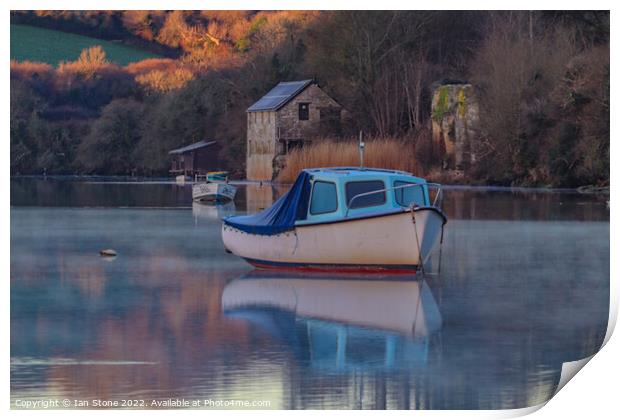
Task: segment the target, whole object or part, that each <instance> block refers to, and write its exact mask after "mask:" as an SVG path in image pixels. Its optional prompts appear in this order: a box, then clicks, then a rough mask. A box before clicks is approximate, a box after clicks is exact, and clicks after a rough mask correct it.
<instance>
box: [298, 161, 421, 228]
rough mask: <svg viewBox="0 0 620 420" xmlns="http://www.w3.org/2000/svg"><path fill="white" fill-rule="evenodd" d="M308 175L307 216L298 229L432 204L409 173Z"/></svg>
mask: <svg viewBox="0 0 620 420" xmlns="http://www.w3.org/2000/svg"><path fill="white" fill-rule="evenodd" d="M307 172H308V173H309V174H310V176H311V181H310V182H311V184H312V188H311V192H310V202H309V205H308V214H307V217H306V219H305V220H297V222H296V223H295V224H296V225H305V224H312V223H320V222H327V221H332V220H338V219H343V218H350V217H360V216H367V215H372V214H383V213H391V212H396V211H402V209H403V208H408V207H409V206H411V204H415V205H418V206H428V205H429V203H430V200H429V193H428V186H427V184H426V181H425V180H424V179H422V178H418V177H414V176H412V175H411V174H409V173H406V172H400V171H388V170H380V169H359V168H326V169H308V170H307ZM412 184H415V185H412Z"/></svg>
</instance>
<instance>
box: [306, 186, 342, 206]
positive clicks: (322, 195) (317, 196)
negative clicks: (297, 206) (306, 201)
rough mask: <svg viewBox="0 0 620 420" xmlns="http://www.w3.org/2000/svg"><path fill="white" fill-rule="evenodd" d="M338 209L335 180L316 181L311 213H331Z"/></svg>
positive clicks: (313, 189) (313, 188)
mask: <svg viewBox="0 0 620 420" xmlns="http://www.w3.org/2000/svg"><path fill="white" fill-rule="evenodd" d="M337 209H338V195H337V193H336V184H334V183H333V182H325V181H315V183H314V186H313V187H312V200H311V202H310V214H323V213H331V212H334V211H336V210H337Z"/></svg>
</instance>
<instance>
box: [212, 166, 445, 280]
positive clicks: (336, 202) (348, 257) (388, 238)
mask: <svg viewBox="0 0 620 420" xmlns="http://www.w3.org/2000/svg"><path fill="white" fill-rule="evenodd" d="M431 188H434V189H436V193H435V199H434V200H433V202H432V203H431V200H430V194H429V189H431ZM440 195H441V194H440V189H439V187H438V186H437V185H435V184H429V183H427V182H426V180H424V179H422V178H418V177H415V176H413V175H411V174H409V173H406V172H401V171H393V170H383V169H361V168H319V169H307V170H304V171H302V172H301V173H300V174H299V176H298V177H297V180H296V181H295V184H294V185H293V186H292V188H291V189H290V190H289V191H288V192H287V193H286V194H285V195H283V196H282V197H281V198H280V199H278V200H277V201H276V202H275V203H274V204H273V205H272V206H271V207H270V208H268V209H265V210H264V211H262V212H259V213H256V214H254V215H249V216H231V217H228V218H225V219H224V223H223V226H222V239H223V241H224V246H225V247H226V249H227V250H228V251H230V252H232V253H233V254H235V255H238V256H240V257H242V258H244V259H245V260H247V261H248V262H249V263H251V264H252V265H254V266H255V267H258V268H269V269H278V268H279V269H301V270H310V271H352V272H356V271H386V270H389V271H397V272H415V271H417V270H418V269H420V268H422V267H423V264H424V263H425V262H426V261H427V260H428V258H429V257H430V255H431V251H432V250H433V249H434V248H435V246H436V245H437V244H438V242H439V241H440V238H441V237H442V235H443V226H444V224H445V223H446V220H447V219H446V216H445V215H444V214H443V212H442V211H441V209H440V207H439V202H440V200H439V198H440Z"/></svg>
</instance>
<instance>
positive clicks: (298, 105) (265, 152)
mask: <svg viewBox="0 0 620 420" xmlns="http://www.w3.org/2000/svg"><path fill="white" fill-rule="evenodd" d="M341 111H342V106H340V104H338V103H337V102H336V101H335V100H334V99H332V98H331V97H329V95H327V94H326V93H325V92H324V91H323V90H322V89H321V88H320V87H319V86H318V84H317V83H316V82H315V81H314V80H301V81H295V82H281V83H278V85H277V86H276V87H274V88H273V89H271V90H270V91H269V92H268V93H267V94H266V95H265V96H263V97H262V98H261V99H259V100H258V102H256V103H255V104H254V105H252V106H251V107H249V108H248V110H247V119H248V127H247V156H246V174H247V178H248V179H250V180H255V181H269V180H272V179H273V178H274V177H275V176H276V175H277V173H278V171H279V170H280V168H281V167H282V165H283V163H284V161H285V159H286V155H287V154H288V153H289V151H291V150H292V149H294V148H296V147H302V146H303V145H304V144H307V143H309V142H311V141H312V139H315V138H318V137H323V136H331V135H339V134H340V114H341Z"/></svg>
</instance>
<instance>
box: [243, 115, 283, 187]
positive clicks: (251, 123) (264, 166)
mask: <svg viewBox="0 0 620 420" xmlns="http://www.w3.org/2000/svg"><path fill="white" fill-rule="evenodd" d="M247 124H248V127H247V147H246V153H247V155H246V175H247V178H248V179H250V180H253V181H270V180H271V177H272V172H273V158H274V157H275V156H276V153H277V148H276V113H275V112H274V111H259V112H248V113H247Z"/></svg>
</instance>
